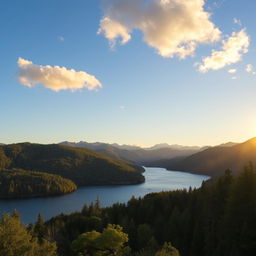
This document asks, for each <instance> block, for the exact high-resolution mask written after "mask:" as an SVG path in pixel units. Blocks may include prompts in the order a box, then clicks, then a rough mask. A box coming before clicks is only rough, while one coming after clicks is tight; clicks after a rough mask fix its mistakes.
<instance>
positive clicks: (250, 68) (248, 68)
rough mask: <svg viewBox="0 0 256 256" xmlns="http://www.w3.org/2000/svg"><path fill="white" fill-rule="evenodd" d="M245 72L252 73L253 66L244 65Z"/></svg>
mask: <svg viewBox="0 0 256 256" xmlns="http://www.w3.org/2000/svg"><path fill="white" fill-rule="evenodd" d="M245 70H246V72H248V73H251V72H252V71H253V65H252V64H248V65H246V68H245Z"/></svg>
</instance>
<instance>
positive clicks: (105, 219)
mask: <svg viewBox="0 0 256 256" xmlns="http://www.w3.org/2000/svg"><path fill="white" fill-rule="evenodd" d="M255 216H256V171H255V169H254V168H253V166H252V165H249V166H247V167H245V168H244V170H243V171H242V172H241V174H240V175H238V176H233V175H232V172H231V171H230V170H227V171H226V172H225V175H223V176H222V177H220V178H215V179H211V180H209V181H207V182H204V183H203V184H202V186H201V188H199V189H189V190H178V191H170V192H161V193H152V194H148V195H146V196H145V197H144V198H138V199H135V198H131V200H130V201H129V202H128V203H127V204H119V203H118V204H114V205H113V206H112V207H107V208H101V207H100V202H99V200H98V199H97V200H96V201H95V203H94V204H92V205H89V206H84V208H83V209H82V211H81V212H75V213H73V214H70V215H64V214H61V215H59V216H56V217H54V218H52V219H51V220H49V221H47V222H45V223H44V222H43V220H42V217H41V216H39V218H38V221H37V222H36V224H35V225H30V226H29V227H28V229H29V230H30V231H31V232H32V231H33V233H34V234H35V236H36V237H37V239H38V240H39V241H48V242H54V243H56V245H57V253H58V256H78V255H79V256H85V255H86V256H87V255H90V256H94V255H95V256H99V255H126V256H160V255H165V256H168V255H171V256H174V255H175V256H176V255H179V252H180V255H181V256H183V255H184V256H245V255H246V256H254V255H255V251H256V243H255V241H256V231H255V230H256V218H255ZM110 223H111V224H110ZM0 230H1V229H0ZM0 235H1V231H0ZM0 248H1V246H0ZM175 248H177V249H175ZM0 250H1V249H0ZM178 251H179V252H178Z"/></svg>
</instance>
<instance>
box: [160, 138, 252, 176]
mask: <svg viewBox="0 0 256 256" xmlns="http://www.w3.org/2000/svg"><path fill="white" fill-rule="evenodd" d="M249 162H252V163H253V164H256V138H253V139H250V140H248V141H246V142H244V143H240V144H235V145H233V146H228V147H227V146H224V147H223V146H217V147H212V148H208V149H206V150H204V151H201V152H198V153H196V154H193V155H191V156H188V157H185V158H180V159H178V158H176V159H169V160H165V161H158V162H156V163H155V165H158V166H162V167H165V168H167V169H169V170H178V171H189V172H192V173H196V174H202V175H209V176H220V175H222V174H224V170H226V169H228V168H230V169H232V171H233V173H234V174H235V175H237V174H239V173H240V172H241V170H242V169H243V166H244V165H247V164H248V163H249Z"/></svg>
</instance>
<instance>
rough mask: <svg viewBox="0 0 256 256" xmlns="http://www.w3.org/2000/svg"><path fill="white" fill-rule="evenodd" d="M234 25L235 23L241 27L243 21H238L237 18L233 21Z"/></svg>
mask: <svg viewBox="0 0 256 256" xmlns="http://www.w3.org/2000/svg"><path fill="white" fill-rule="evenodd" d="M233 23H234V24H237V25H239V26H242V22H241V20H239V19H237V18H234V19H233Z"/></svg>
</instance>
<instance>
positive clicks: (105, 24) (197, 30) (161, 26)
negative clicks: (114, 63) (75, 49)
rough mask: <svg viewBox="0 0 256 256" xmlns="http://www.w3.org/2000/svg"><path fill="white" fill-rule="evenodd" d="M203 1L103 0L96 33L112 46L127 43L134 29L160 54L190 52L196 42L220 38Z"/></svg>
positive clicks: (184, 54) (206, 41)
mask: <svg viewBox="0 0 256 256" xmlns="http://www.w3.org/2000/svg"><path fill="white" fill-rule="evenodd" d="M204 4H205V0H148V1H145V0H105V2H104V17H103V18H102V19H101V21H100V28H99V30H98V33H99V34H103V35H104V36H105V37H106V38H107V39H108V40H109V42H110V45H111V46H112V47H113V46H115V44H116V43H117V41H118V40H120V41H119V42H120V43H121V44H126V43H127V42H128V41H129V40H130V39H131V34H132V31H133V30H136V29H137V30H140V31H141V32H142V33H143V38H144V41H145V42H146V43H147V44H148V45H149V46H151V47H154V48H155V49H156V50H157V52H158V53H159V54H160V55H161V56H163V57H170V58H171V57H174V56H175V55H177V56H178V57H180V58H185V57H187V56H189V55H193V54H194V52H195V49H196V46H197V44H200V43H211V42H215V41H218V40H219V39H220V34H221V32H220V30H219V29H218V28H216V27H215V25H214V24H213V23H212V22H211V20H210V14H209V13H208V12H206V11H205V10H204Z"/></svg>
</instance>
